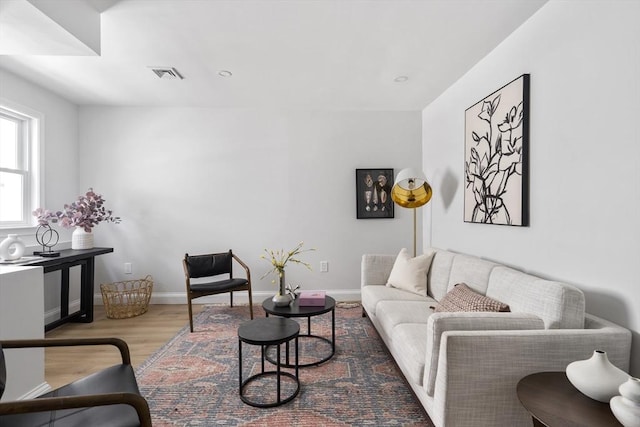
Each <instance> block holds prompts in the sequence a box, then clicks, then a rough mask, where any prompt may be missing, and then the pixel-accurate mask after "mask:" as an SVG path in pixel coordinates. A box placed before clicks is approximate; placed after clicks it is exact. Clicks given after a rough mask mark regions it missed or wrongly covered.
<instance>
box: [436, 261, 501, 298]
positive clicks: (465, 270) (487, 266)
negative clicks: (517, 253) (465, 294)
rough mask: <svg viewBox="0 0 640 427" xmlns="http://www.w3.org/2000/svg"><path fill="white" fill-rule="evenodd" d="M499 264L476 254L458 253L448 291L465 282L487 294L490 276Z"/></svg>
mask: <svg viewBox="0 0 640 427" xmlns="http://www.w3.org/2000/svg"><path fill="white" fill-rule="evenodd" d="M497 265H498V264H496V263H494V262H491V261H486V260H484V259H481V258H478V257H475V256H471V255H464V254H456V255H455V257H454V259H453V263H452V265H451V274H450V275H449V287H448V288H447V291H450V290H451V289H453V287H454V286H455V285H457V284H458V283H465V284H466V285H467V286H468V287H470V288H471V289H473V290H474V291H476V292H478V293H479V294H482V295H486V294H487V286H488V285H489V276H490V275H491V271H492V270H493V269H494V268H495V267H496V266H497Z"/></svg>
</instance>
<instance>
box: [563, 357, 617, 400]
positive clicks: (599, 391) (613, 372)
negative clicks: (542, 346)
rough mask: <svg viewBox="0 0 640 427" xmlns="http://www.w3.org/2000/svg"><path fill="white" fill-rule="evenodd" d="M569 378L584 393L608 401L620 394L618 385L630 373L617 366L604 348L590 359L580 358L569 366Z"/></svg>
mask: <svg viewBox="0 0 640 427" xmlns="http://www.w3.org/2000/svg"><path fill="white" fill-rule="evenodd" d="M566 372H567V378H568V379H569V381H570V382H571V384H573V386H574V387H575V388H577V389H578V390H579V391H580V392H581V393H582V394H585V395H587V396H589V397H590V398H592V399H595V400H597V401H599V402H604V403H607V402H609V400H611V398H612V397H613V396H615V395H617V394H618V387H620V384H622V383H623V382H625V381H626V380H627V379H628V378H629V374H627V373H626V372H624V371H623V370H622V369H619V368H617V367H616V366H614V365H613V364H612V363H611V362H609V358H608V357H607V353H606V352H604V351H602V350H596V351H594V352H593V356H591V358H590V359H586V360H578V361H575V362H571V363H569V365H568V366H567V370H566Z"/></svg>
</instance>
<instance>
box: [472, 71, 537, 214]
mask: <svg viewBox="0 0 640 427" xmlns="http://www.w3.org/2000/svg"><path fill="white" fill-rule="evenodd" d="M464 123H465V129H464V175H465V189H464V221H465V222H475V223H484V224H501V225H513V226H527V225H529V160H528V157H529V156H528V152H529V74H523V75H522V76H520V77H518V78H517V79H515V80H513V81H512V82H510V83H507V84H506V85H505V86H503V87H501V88H500V89H498V90H497V91H495V92H493V93H492V94H490V95H488V96H487V97H486V98H484V99H482V100H480V101H479V102H478V103H476V104H474V105H473V106H471V107H469V108H468V109H467V110H466V112H465V122H464Z"/></svg>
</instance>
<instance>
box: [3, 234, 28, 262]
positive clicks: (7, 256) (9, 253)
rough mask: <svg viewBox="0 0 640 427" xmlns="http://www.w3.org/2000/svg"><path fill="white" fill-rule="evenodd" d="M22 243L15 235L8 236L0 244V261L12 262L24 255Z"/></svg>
mask: <svg viewBox="0 0 640 427" xmlns="http://www.w3.org/2000/svg"><path fill="white" fill-rule="evenodd" d="M24 248H25V247H24V243H23V242H22V240H20V238H19V237H18V235H17V234H9V235H7V238H6V239H4V240H3V241H2V242H1V243H0V260H2V261H13V260H16V259H20V258H22V255H24Z"/></svg>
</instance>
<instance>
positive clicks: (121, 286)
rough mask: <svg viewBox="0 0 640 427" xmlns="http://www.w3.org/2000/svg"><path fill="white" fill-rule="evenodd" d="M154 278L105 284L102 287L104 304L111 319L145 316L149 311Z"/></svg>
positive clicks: (148, 277)
mask: <svg viewBox="0 0 640 427" xmlns="http://www.w3.org/2000/svg"><path fill="white" fill-rule="evenodd" d="M152 290H153V278H152V277H151V276H147V277H145V278H144V279H139V280H126V281H124V282H114V283H105V284H101V285H100V291H101V292H102V302H103V303H104V307H105V310H106V312H107V317H108V318H109V319H126V318H129V317H135V316H139V315H141V314H144V313H146V312H147V310H148V309H149V300H150V299H151V291H152Z"/></svg>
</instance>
